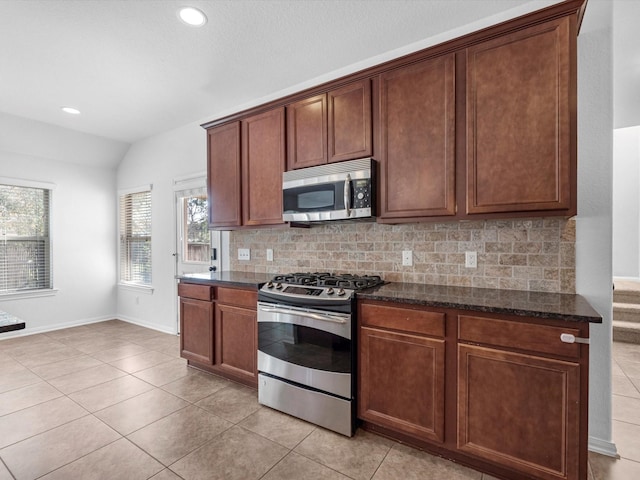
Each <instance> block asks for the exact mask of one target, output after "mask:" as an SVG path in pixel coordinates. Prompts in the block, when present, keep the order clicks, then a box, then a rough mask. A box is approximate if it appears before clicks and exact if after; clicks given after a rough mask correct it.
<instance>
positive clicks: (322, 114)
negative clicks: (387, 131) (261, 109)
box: [287, 79, 372, 170]
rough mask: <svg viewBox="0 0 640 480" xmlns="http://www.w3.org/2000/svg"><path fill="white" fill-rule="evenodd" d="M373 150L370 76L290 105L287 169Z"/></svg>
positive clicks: (342, 158)
mask: <svg viewBox="0 0 640 480" xmlns="http://www.w3.org/2000/svg"><path fill="white" fill-rule="evenodd" d="M371 154H372V133H371V82H370V80H369V79H366V80H361V81H358V82H354V83H351V84H349V85H346V86H344V87H341V88H338V89H335V90H331V91H329V92H328V93H323V94H320V95H316V96H314V97H310V98H306V99H304V100H300V101H298V102H295V103H293V104H291V105H288V106H287V170H295V169H298V168H304V167H312V166H317V165H323V164H325V163H331V162H340V161H343V160H352V159H356V158H363V157H369V156H371Z"/></svg>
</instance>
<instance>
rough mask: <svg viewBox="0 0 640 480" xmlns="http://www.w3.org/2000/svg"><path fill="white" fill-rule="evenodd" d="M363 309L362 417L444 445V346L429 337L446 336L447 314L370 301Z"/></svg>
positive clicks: (361, 335)
mask: <svg viewBox="0 0 640 480" xmlns="http://www.w3.org/2000/svg"><path fill="white" fill-rule="evenodd" d="M359 311H360V314H359V328H358V340H359V342H360V347H359V371H358V386H359V388H358V416H359V417H360V418H361V419H362V420H366V421H370V422H372V423H375V424H377V425H380V426H383V427H387V428H390V429H392V430H394V431H398V432H401V433H404V434H407V435H410V436H412V437H414V438H417V439H420V440H429V441H434V442H443V441H444V409H445V405H444V388H445V370H444V366H445V342H444V338H432V337H429V336H427V335H433V336H440V337H443V336H444V314H442V313H438V312H426V311H424V310H417V309H411V308H398V307H394V306H390V305H388V304H370V303H361V304H360V308H359ZM398 329H401V330H403V331H397V330H398Z"/></svg>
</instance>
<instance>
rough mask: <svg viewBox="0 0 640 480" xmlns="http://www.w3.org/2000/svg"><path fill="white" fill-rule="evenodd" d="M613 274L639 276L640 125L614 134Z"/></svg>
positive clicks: (617, 275)
mask: <svg viewBox="0 0 640 480" xmlns="http://www.w3.org/2000/svg"><path fill="white" fill-rule="evenodd" d="M613 275H614V276H615V277H633V278H638V277H640V126H636V127H629V128H619V129H617V130H615V131H614V133H613Z"/></svg>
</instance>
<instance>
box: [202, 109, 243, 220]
mask: <svg viewBox="0 0 640 480" xmlns="http://www.w3.org/2000/svg"><path fill="white" fill-rule="evenodd" d="M207 154H208V155H207V157H208V161H207V191H208V196H209V227H210V228H224V227H238V226H240V225H242V210H241V208H240V205H241V204H240V200H241V198H240V194H241V188H242V187H241V185H242V177H241V174H240V122H233V123H230V124H227V125H222V126H219V127H214V128H210V129H209V130H207Z"/></svg>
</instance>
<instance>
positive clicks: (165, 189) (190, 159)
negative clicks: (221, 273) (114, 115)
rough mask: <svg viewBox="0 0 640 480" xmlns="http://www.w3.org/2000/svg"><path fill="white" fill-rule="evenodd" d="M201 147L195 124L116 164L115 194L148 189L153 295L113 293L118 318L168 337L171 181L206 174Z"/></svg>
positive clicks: (171, 326) (171, 316) (138, 147)
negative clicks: (149, 195)
mask: <svg viewBox="0 0 640 480" xmlns="http://www.w3.org/2000/svg"><path fill="white" fill-rule="evenodd" d="M206 142H207V140H206V131H205V130H204V129H203V128H201V127H200V125H198V124H190V125H186V126H184V127H181V128H178V129H176V130H172V131H170V132H166V133H163V134H161V135H157V136H155V137H150V138H148V139H146V140H142V141H140V142H137V143H136V144H134V145H133V146H132V147H131V148H130V149H129V151H128V152H127V155H126V156H125V157H124V159H123V160H122V162H121V163H120V165H119V167H118V170H117V188H118V189H126V188H129V187H137V186H140V185H145V184H153V190H152V193H151V199H152V200H151V201H152V203H151V205H152V207H151V208H152V213H151V215H152V218H151V238H152V240H151V255H152V273H151V274H152V284H153V293H152V294H148V293H144V292H141V291H139V290H132V289H128V288H125V287H118V300H117V315H118V318H121V319H124V320H128V321H130V322H133V323H138V324H140V325H145V326H149V327H151V328H155V329H157V330H161V331H165V332H168V333H176V332H177V309H176V302H177V293H176V281H175V279H174V269H175V260H174V257H173V253H174V249H175V221H174V204H173V198H174V193H173V180H174V179H176V178H179V177H183V176H185V175H191V174H198V173H202V172H205V171H206V169H207V150H206V147H207V143H206ZM114 201H115V195H114ZM115 239H116V237H115V236H114V237H113V240H114V241H115Z"/></svg>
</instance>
